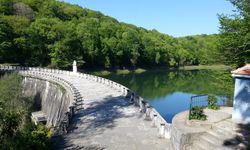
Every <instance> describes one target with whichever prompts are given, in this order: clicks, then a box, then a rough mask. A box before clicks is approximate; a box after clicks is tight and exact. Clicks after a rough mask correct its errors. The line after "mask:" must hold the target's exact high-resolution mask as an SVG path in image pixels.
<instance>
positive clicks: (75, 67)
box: [73, 60, 77, 73]
mask: <svg viewBox="0 0 250 150" xmlns="http://www.w3.org/2000/svg"><path fill="white" fill-rule="evenodd" d="M76 65H77V64H76V61H75V60H74V62H73V73H77V66H76Z"/></svg>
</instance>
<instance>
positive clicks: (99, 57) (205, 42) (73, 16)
mask: <svg viewBox="0 0 250 150" xmlns="http://www.w3.org/2000/svg"><path fill="white" fill-rule="evenodd" d="M217 37H218V36H217V35H196V36H187V37H181V38H175V37H172V36H170V35H167V34H162V33H159V32H158V31H157V30H146V29H144V28H141V27H136V26H134V25H131V24H126V23H121V22H118V21H117V20H116V19H114V18H111V17H109V16H105V15H103V14H102V13H100V12H97V11H92V10H89V9H86V8H82V7H80V6H77V5H72V4H68V3H65V2H59V1H56V0H0V63H19V64H20V65H29V66H50V67H56V68H65V69H67V68H69V67H70V66H71V64H72V62H73V60H77V61H78V62H79V65H80V66H79V67H82V68H83V67H101V68H124V67H129V68H135V67H144V66H166V67H178V66H182V65H198V64H211V63H216V62H218V60H219V58H218V57H217V56H216V54H217V53H218V49H217V45H218V44H217Z"/></svg>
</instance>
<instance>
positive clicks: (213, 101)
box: [208, 95, 219, 110]
mask: <svg viewBox="0 0 250 150" xmlns="http://www.w3.org/2000/svg"><path fill="white" fill-rule="evenodd" d="M208 108H209V109H214V110H217V109H219V106H218V105H217V98H216V96H215V95H209V96H208Z"/></svg>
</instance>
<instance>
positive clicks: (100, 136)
mask: <svg viewBox="0 0 250 150" xmlns="http://www.w3.org/2000/svg"><path fill="white" fill-rule="evenodd" d="M54 75H55V76H58V77H60V78H63V79H65V80H67V81H69V82H70V83H72V84H73V85H74V86H75V87H76V88H77V89H78V90H79V91H80V93H81V95H82V97H83V99H84V105H83V106H84V109H83V110H82V111H81V112H79V113H78V114H77V115H76V116H75V118H74V120H73V123H72V125H71V127H70V128H71V129H70V133H68V134H66V135H65V136H63V137H62V138H61V139H60V140H59V142H58V144H57V148H58V149H88V150H90V149H91V150H95V149H96V150H99V149H100V150H102V149H107V150H161V149H162V150H163V149H164V150H171V149H172V148H171V144H170V141H169V140H167V139H161V138H159V137H158V135H157V133H158V132H157V128H154V127H152V125H151V121H147V120H145V119H144V118H145V117H144V116H143V114H142V113H140V112H139V109H138V108H136V107H135V106H134V105H132V104H130V103H129V102H128V100H127V99H125V97H124V96H123V95H122V92H119V91H117V90H115V89H112V88H111V87H108V86H107V85H104V84H101V83H97V82H94V81H90V80H87V79H84V78H80V77H76V76H68V75H64V74H54Z"/></svg>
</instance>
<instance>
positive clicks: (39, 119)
mask: <svg viewBox="0 0 250 150" xmlns="http://www.w3.org/2000/svg"><path fill="white" fill-rule="evenodd" d="M31 120H32V121H33V122H34V123H35V125H37V124H38V123H46V122H47V116H46V115H45V114H44V113H43V112H42V111H36V112H33V113H31Z"/></svg>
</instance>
